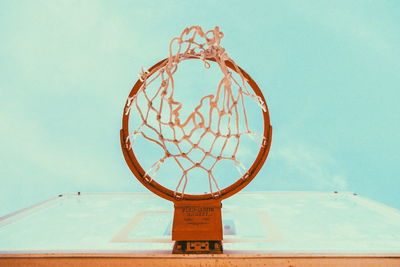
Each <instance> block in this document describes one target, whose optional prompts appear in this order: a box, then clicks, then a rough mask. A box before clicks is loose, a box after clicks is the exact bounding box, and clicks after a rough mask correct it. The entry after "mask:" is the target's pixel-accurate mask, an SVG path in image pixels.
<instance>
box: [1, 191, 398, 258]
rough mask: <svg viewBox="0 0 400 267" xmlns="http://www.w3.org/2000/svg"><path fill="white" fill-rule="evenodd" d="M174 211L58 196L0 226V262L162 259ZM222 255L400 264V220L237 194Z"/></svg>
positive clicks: (127, 198) (360, 203)
mask: <svg viewBox="0 0 400 267" xmlns="http://www.w3.org/2000/svg"><path fill="white" fill-rule="evenodd" d="M172 215H173V205H172V203H171V202H169V201H166V200H164V199H161V198H159V197H157V196H155V195H153V194H150V193H102V194H85V193H83V194H80V195H78V194H64V195H62V196H60V197H56V198H55V199H52V200H49V201H46V202H44V203H41V204H39V205H35V206H33V207H30V208H27V209H24V210H22V211H19V212H16V213H14V214H11V215H8V216H4V217H1V218H0V257H1V255H10V254H35V253H39V254H40V253H56V254H57V253H122V254H123V253H129V254H153V255H154V254H169V253H171V249H172V245H173V243H172V241H171V220H172ZM222 216H223V223H224V230H225V233H224V243H223V245H224V253H225V254H241V253H244V254H249V253H250V254H251V253H258V254H259V253H262V254H268V255H284V254H287V255H294V254H296V255H335V256H343V255H344V256H346V255H361V256H368V255H386V256H388V255H392V256H396V257H400V212H399V211H398V210H395V209H392V208H389V207H387V206H385V205H382V204H379V203H377V202H373V201H370V200H368V199H366V198H363V197H360V196H357V195H355V194H352V193H331V192H329V193H322V192H251V193H250V192H249V193H247V192H244V193H239V194H237V195H235V196H233V197H231V198H229V199H226V200H224V201H223V211H222Z"/></svg>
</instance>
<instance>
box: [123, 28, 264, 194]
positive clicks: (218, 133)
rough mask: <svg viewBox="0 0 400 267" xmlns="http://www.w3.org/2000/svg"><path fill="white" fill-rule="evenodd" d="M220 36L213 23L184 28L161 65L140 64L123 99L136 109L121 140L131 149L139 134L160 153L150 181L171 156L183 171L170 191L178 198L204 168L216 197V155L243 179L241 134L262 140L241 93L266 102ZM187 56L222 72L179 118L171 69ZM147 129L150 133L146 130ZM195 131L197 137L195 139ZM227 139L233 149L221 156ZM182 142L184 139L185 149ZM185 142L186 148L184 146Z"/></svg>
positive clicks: (259, 102)
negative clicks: (211, 89) (133, 88)
mask: <svg viewBox="0 0 400 267" xmlns="http://www.w3.org/2000/svg"><path fill="white" fill-rule="evenodd" d="M223 36H224V35H223V33H222V32H220V30H219V28H218V27H215V28H214V30H210V31H207V32H203V30H202V29H201V27H199V26H193V27H190V28H186V29H185V30H184V31H183V32H182V33H181V35H180V36H179V37H176V38H173V39H172V40H171V42H170V45H169V58H168V60H167V62H166V64H165V65H163V66H162V67H161V68H159V69H156V70H154V71H153V72H149V71H147V70H143V69H142V72H141V73H140V81H142V82H143V84H142V86H141V87H140V89H139V90H138V92H137V94H135V95H134V96H132V97H129V98H128V100H127V105H126V109H125V114H129V113H130V112H131V111H132V110H135V112H136V113H137V114H138V116H136V117H135V119H136V120H139V123H138V126H137V127H136V128H135V129H134V130H133V131H132V132H130V134H129V136H128V137H127V139H126V145H127V146H128V147H127V148H128V149H132V146H134V143H135V140H136V138H137V137H138V136H142V137H143V138H144V139H145V140H147V141H149V142H151V143H153V144H155V145H157V146H158V147H160V148H161V149H162V151H163V152H164V153H163V154H161V155H160V158H159V159H158V160H156V161H155V162H154V163H152V165H151V167H150V168H148V169H147V170H146V173H145V177H144V178H145V180H146V181H147V182H149V183H151V181H152V180H153V178H154V176H155V175H156V173H157V171H158V170H159V169H160V166H161V165H162V164H163V163H164V162H165V160H166V159H173V161H174V162H175V163H176V165H177V166H178V167H179V169H180V170H181V172H182V173H181V175H180V176H179V179H177V185H176V187H175V189H174V196H175V198H177V199H179V198H182V197H183V196H184V194H185V189H186V186H187V184H188V180H189V179H188V173H189V172H190V171H192V170H193V169H195V168H200V169H202V170H204V171H205V173H206V176H205V177H207V178H208V187H209V190H210V192H211V194H212V196H213V197H214V198H218V197H219V196H220V195H221V188H220V186H219V184H218V182H217V179H216V177H215V176H214V168H215V166H216V165H217V164H218V162H220V161H221V160H229V161H232V162H233V163H234V166H235V167H236V169H237V171H238V172H239V174H240V176H241V178H240V179H246V178H247V177H248V173H246V172H247V169H246V167H245V166H244V165H243V164H242V162H241V161H239V160H238V158H237V153H238V150H239V148H240V144H241V138H242V137H243V136H244V135H247V136H250V137H253V139H254V140H256V139H257V138H255V137H259V138H258V139H261V142H260V145H261V146H264V145H265V144H266V140H265V137H264V136H263V135H260V134H258V133H256V132H253V131H251V130H250V128H249V122H248V114H247V112H246V105H245V100H244V98H245V97H250V98H251V99H252V100H253V101H255V102H256V104H257V105H258V106H259V107H260V108H261V109H262V110H263V111H264V112H265V111H266V109H267V108H266V104H265V103H264V102H263V100H262V99H261V98H260V97H259V96H257V95H256V94H254V93H253V92H250V91H249V90H248V89H247V87H246V84H247V83H246V78H245V77H244V75H243V74H242V72H241V70H240V68H239V67H238V66H237V65H236V64H235V62H234V61H233V60H232V59H231V58H230V57H229V56H228V54H227V53H226V52H225V49H224V48H223V47H222V46H221V45H220V43H221V39H222V38H223ZM188 59H200V60H201V61H202V62H203V63H204V67H205V68H207V69H208V68H210V62H209V61H210V60H212V61H215V62H216V63H217V64H218V66H219V69H220V71H221V72H222V74H223V77H222V79H221V80H220V82H219V84H218V86H217V88H216V90H215V93H214V94H209V95H205V96H203V97H202V98H201V99H200V100H199V103H198V105H197V106H195V107H194V108H193V110H192V112H191V113H190V114H189V115H188V116H186V117H185V118H183V115H181V113H180V112H181V111H182V107H183V105H184V103H182V102H179V101H177V100H176V97H175V90H176V88H175V83H174V74H175V73H176V71H177V69H178V66H179V64H180V63H181V62H182V61H184V60H188ZM227 62H230V63H231V65H233V66H234V68H233V70H234V71H235V72H236V73H237V75H236V76H234V75H232V73H231V71H230V69H229V68H228V67H227ZM235 77H236V78H235ZM237 77H238V78H237ZM150 85H153V86H156V87H155V88H156V89H155V90H153V91H150V90H147V88H149V86H150ZM180 89H181V90H182V88H180ZM143 101H145V102H146V103H143ZM214 125H215V127H214ZM165 127H168V128H169V129H170V130H171V131H172V136H166V135H164V134H163V129H164V128H165ZM149 132H151V134H148V133H149ZM206 135H207V136H211V137H212V138H211V140H209V139H207V142H202V140H203V139H204V138H205V136H206ZM154 136H156V137H154ZM194 136H200V137H199V138H198V137H196V138H195V137H194ZM217 140H218V141H219V142H222V146H221V147H218V149H217V146H215V143H216V142H217ZM229 140H231V142H232V141H234V142H235V145H234V149H233V153H231V155H226V153H225V149H226V147H227V144H228V141H229ZM183 143H185V147H186V148H185V149H184V148H183V147H184V146H183ZM204 143H206V144H204ZM188 144H189V149H187V145H188ZM170 145H173V146H175V147H176V148H177V150H175V152H172V151H171V150H170V149H169V146H170ZM193 150H200V151H201V152H202V153H203V154H204V155H203V157H202V159H201V160H200V161H199V160H195V159H193V158H192V157H191V152H192V151H193ZM176 151H178V152H176ZM207 157H210V158H209V159H212V161H213V163H212V164H211V166H209V165H208V166H205V164H204V161H205V159H206V158H207ZM183 160H185V161H189V162H190V164H189V165H190V166H187V165H184V164H183V163H182V161H183Z"/></svg>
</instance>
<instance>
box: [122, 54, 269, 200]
mask: <svg viewBox="0 0 400 267" xmlns="http://www.w3.org/2000/svg"><path fill="white" fill-rule="evenodd" d="M192 58H193V59H199V58H198V57H195V56H193V57H192ZM207 60H210V61H214V62H215V59H214V58H207ZM167 61H168V58H166V59H164V60H161V61H160V62H158V63H157V64H155V65H154V66H152V67H151V68H150V69H149V72H150V76H151V75H152V74H153V73H155V72H156V71H157V70H159V69H160V68H162V67H163V66H164V65H165V64H166V63H167ZM225 63H226V65H227V66H228V67H229V68H230V69H231V70H233V71H236V70H235V67H234V66H233V64H232V63H231V62H229V61H226V62H225ZM239 69H240V71H241V72H242V74H243V75H244V77H245V78H246V80H247V83H248V84H249V85H250V87H251V88H252V90H253V91H254V93H255V94H256V95H257V96H259V97H260V98H261V99H262V101H264V103H265V106H266V111H265V112H262V114H263V121H264V131H263V136H264V138H265V139H264V140H265V144H264V145H263V146H261V147H260V150H259V152H258V154H257V157H256V159H255V160H254V162H253V164H252V166H251V167H250V168H249V170H248V171H247V173H246V174H245V175H247V177H246V178H244V177H242V178H239V179H238V180H237V181H236V182H235V183H233V184H231V185H230V186H228V187H226V188H224V189H222V190H221V191H220V194H219V195H218V196H217V198H218V199H220V200H222V199H225V198H228V197H230V196H232V195H233V194H235V193H237V192H239V191H240V190H241V189H243V188H244V187H245V186H246V185H248V184H249V183H250V182H251V181H252V180H253V179H254V177H255V176H256V175H257V173H258V172H259V171H260V169H261V167H262V166H263V164H264V162H265V160H266V159H267V156H268V153H269V150H270V147H271V141H272V126H271V125H270V118H269V112H268V106H267V102H266V101H265V98H264V96H263V94H262V92H261V90H260V88H259V87H258V85H257V84H256V82H255V81H254V80H253V79H252V78H251V77H250V75H248V74H247V73H246V72H245V71H244V70H243V69H242V68H240V67H239ZM142 84H143V82H142V81H140V80H138V81H137V82H136V83H135V85H134V86H133V88H132V90H131V92H130V93H129V97H133V96H135V95H136V94H137V92H138V91H139V89H140V88H141V86H142ZM127 107H128V101H126V103H125V107H124V111H123V116H122V129H121V131H120V142H121V148H122V152H123V155H124V158H125V161H126V163H127V165H128V167H129V168H130V170H131V171H132V173H133V174H134V175H135V177H136V178H137V179H138V180H139V181H140V182H141V183H142V184H143V185H144V186H145V187H146V188H147V189H149V190H150V191H151V192H153V193H155V194H157V195H158V196H160V197H162V198H165V199H167V200H170V201H177V200H178V199H177V198H176V197H175V195H174V191H172V190H170V189H168V188H166V187H164V186H162V185H161V184H159V183H157V182H156V181H155V180H153V179H149V180H150V182H148V180H146V179H145V173H146V171H145V170H144V169H143V168H142V166H141V165H140V163H139V161H138V160H137V157H136V155H135V153H134V152H133V150H132V149H128V148H127V142H126V139H127V136H129V115H130V113H128V114H125V110H126V108H127ZM129 142H130V141H129V140H128V144H129ZM215 198H216V195H215V194H211V193H208V194H202V195H191V194H184V195H181V196H180V198H179V199H180V200H194V201H195V200H213V199H215Z"/></svg>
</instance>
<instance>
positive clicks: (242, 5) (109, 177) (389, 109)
mask: <svg viewBox="0 0 400 267" xmlns="http://www.w3.org/2000/svg"><path fill="white" fill-rule="evenodd" d="M399 14H400V2H398V1H366V0H365V1H1V3H0V33H1V34H0V68H1V76H0V122H1V124H0V129H1V142H0V179H1V182H0V185H1V186H0V216H1V215H4V214H6V213H9V212H12V211H14V210H16V209H19V208H22V207H25V206H27V205H31V204H34V203H36V202H38V201H42V200H45V199H48V198H50V197H53V196H55V195H57V194H60V193H64V192H77V191H82V192H119V191H127V192H131V191H139V190H140V191H143V190H145V189H144V188H143V187H142V186H141V185H140V184H139V183H138V182H137V181H136V180H135V179H134V178H133V176H132V174H131V173H130V171H129V169H128V168H127V166H126V164H125V162H124V160H123V158H122V154H121V150H120V146H119V129H120V127H121V126H120V120H121V115H122V108H123V105H124V103H125V99H126V97H127V95H128V93H129V90H130V88H131V86H132V85H133V84H134V82H135V81H136V79H137V74H138V72H139V71H140V68H141V67H142V66H145V67H150V66H151V65H152V64H154V63H155V62H157V61H159V60H160V59H163V58H165V57H166V56H167V55H168V54H167V53H168V51H167V46H168V43H169V40H170V39H171V38H172V37H174V36H176V35H178V34H179V33H180V32H181V31H182V30H183V29H184V28H185V27H187V26H191V25H200V26H202V27H203V28H204V29H211V28H213V27H214V26H215V25H218V26H220V28H221V30H222V31H223V32H224V33H225V38H224V39H223V42H222V44H223V46H224V47H225V48H226V49H227V51H228V53H229V54H230V55H231V57H232V58H233V59H234V60H235V61H236V62H237V63H238V64H239V65H240V66H242V67H243V68H244V69H245V70H246V71H247V72H248V73H250V75H251V76H252V77H253V78H254V79H255V80H256V81H257V83H258V84H259V86H260V87H261V88H262V90H263V93H264V95H265V96H266V98H267V102H268V105H269V109H270V115H271V122H272V125H273V127H274V132H273V143H272V147H271V152H270V157H269V158H268V160H267V163H266V165H265V166H264V168H263V170H262V171H261V173H260V174H259V176H258V177H257V178H256V179H255V180H254V182H253V183H251V184H250V185H249V187H248V190H285V191H286V190H289V191H290V190H319V191H334V190H338V191H351V192H356V193H359V194H361V195H363V196H365V197H368V198H371V199H373V200H377V201H380V202H383V203H385V204H388V205H390V206H392V207H396V208H400V179H399V177H400V170H399V167H398V165H399V164H398V163H399V161H400V156H399V151H398V150H399V149H400V139H399V132H400V107H399V105H398V102H399V98H400V92H399V89H400V78H399V73H400V49H399V46H400V30H399V29H400V16H399Z"/></svg>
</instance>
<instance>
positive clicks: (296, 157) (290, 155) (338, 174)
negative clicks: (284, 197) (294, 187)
mask: <svg viewBox="0 0 400 267" xmlns="http://www.w3.org/2000/svg"><path fill="white" fill-rule="evenodd" d="M274 158H275V160H277V161H280V162H281V164H282V166H283V168H284V170H285V171H288V172H290V173H291V174H292V175H295V176H296V177H295V179H296V180H298V182H300V181H302V182H303V183H304V184H307V185H309V186H310V187H311V189H318V190H331V189H337V190H346V189H347V188H348V182H347V177H346V175H345V173H344V171H343V170H341V168H340V167H339V165H338V163H337V161H336V160H335V158H334V157H333V156H332V155H331V154H329V152H328V151H324V150H322V149H320V148H318V147H316V146H313V145H310V144H304V143H289V144H280V145H279V147H278V148H276V149H275V153H274Z"/></svg>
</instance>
